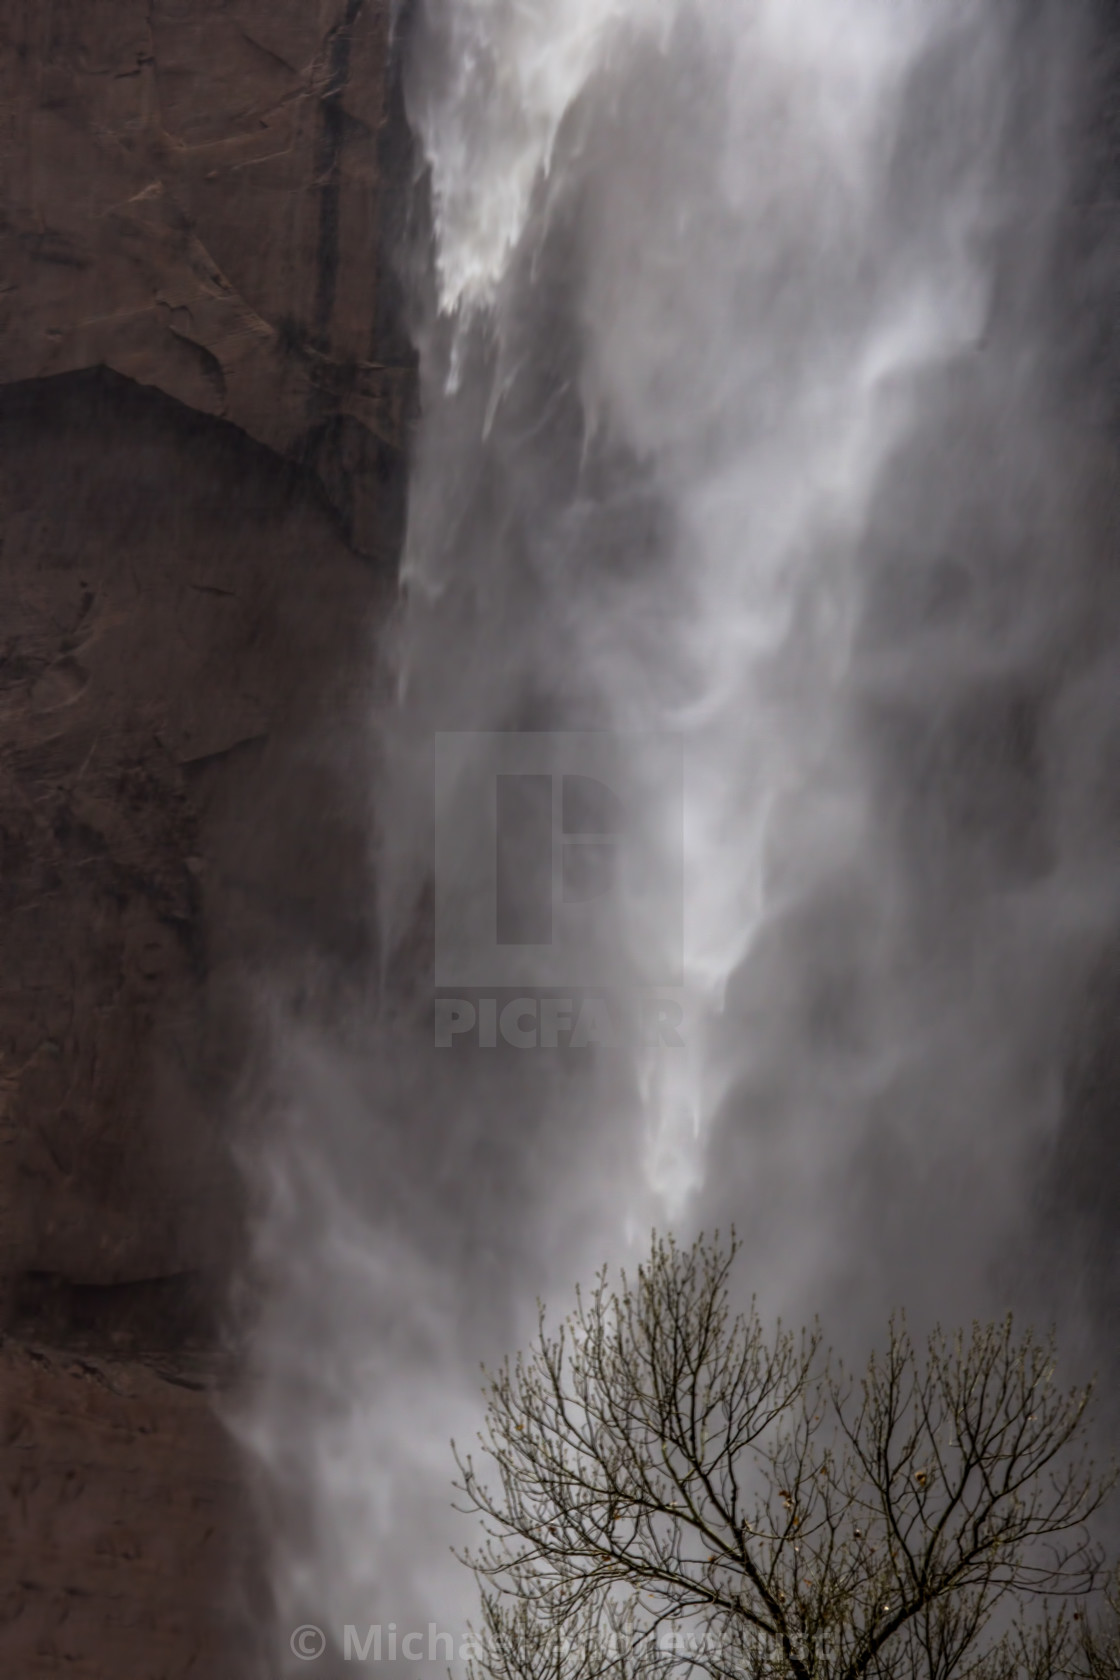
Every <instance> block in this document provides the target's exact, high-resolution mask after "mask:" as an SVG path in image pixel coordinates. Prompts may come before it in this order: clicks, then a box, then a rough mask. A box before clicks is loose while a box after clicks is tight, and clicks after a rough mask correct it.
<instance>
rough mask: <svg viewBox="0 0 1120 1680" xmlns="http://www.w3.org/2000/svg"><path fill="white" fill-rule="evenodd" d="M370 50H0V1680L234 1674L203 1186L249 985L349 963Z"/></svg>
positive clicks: (361, 686) (375, 106) (396, 452)
mask: <svg viewBox="0 0 1120 1680" xmlns="http://www.w3.org/2000/svg"><path fill="white" fill-rule="evenodd" d="M389 49H390V28H389V7H388V5H387V4H384V3H379V0H364V3H363V0H321V3H319V4H312V5H307V4H305V3H303V0H298V3H297V0H268V3H267V4H266V3H264V0H58V3H56V4H53V5H51V6H47V7H44V6H42V5H40V4H38V3H37V0H16V4H15V5H13V6H8V7H7V8H5V10H4V13H3V16H2V17H0V112H2V115H0V540H2V550H0V942H2V949H3V954H4V961H3V965H2V969H0V1419H2V1425H0V1467H2V1471H3V1480H4V1491H5V1496H6V1499H7V1501H8V1518H7V1520H6V1521H5V1523H4V1525H3V1538H2V1540H0V1667H2V1668H3V1671H4V1672H5V1673H10V1674H12V1675H13V1676H15V1675H18V1676H19V1680H32V1677H39V1676H48V1675H54V1674H62V1673H66V1674H73V1675H80V1676H83V1677H89V1680H94V1677H95V1676H96V1677H102V1676H104V1677H105V1680H109V1677H112V1680H129V1677H132V1676H135V1677H136V1680H155V1677H157V1676H160V1677H162V1676H168V1677H171V1676H178V1675H180V1674H187V1673H192V1674H195V1673H205V1674H212V1673H219V1672H220V1673H221V1674H222V1675H223V1677H225V1680H236V1676H238V1675H248V1674H249V1673H256V1672H258V1667H257V1662H258V1656H259V1651H258V1642H257V1638H256V1634H255V1632H254V1629H255V1628H256V1627H257V1626H258V1625H259V1624H260V1623H261V1621H262V1620H263V1617H262V1616H261V1615H260V1602H259V1600H258V1599H256V1598H254V1594H256V1593H259V1591H260V1590H261V1588H260V1581H259V1570H258V1568H257V1566H256V1564H255V1563H254V1543H253V1538H252V1522H251V1518H250V1511H249V1507H250V1501H249V1495H248V1491H247V1487H246V1477H245V1471H244V1468H243V1466H242V1465H241V1464H240V1463H239V1461H238V1459H237V1456H236V1453H235V1451H234V1448H233V1446H232V1444H231V1442H230V1440H229V1438H228V1436H227V1433H226V1431H225V1428H224V1426H223V1424H222V1422H221V1421H220V1419H221V1415H222V1413H223V1411H224V1408H225V1406H226V1404H227V1402H228V1401H229V1399H230V1397H231V1395H232V1394H233V1392H234V1391H235V1388H236V1382H237V1376H238V1362H237V1355H236V1338H235V1335H234V1334H233V1332H232V1329H231V1320H230V1313H229V1301H228V1291H229V1279H230V1277H231V1275H232V1274H233V1273H234V1272H236V1270H237V1266H238V1256H239V1252H240V1249H239V1245H240V1243H241V1229H242V1212H243V1209H242V1189H241V1186H240V1183H239V1179H238V1174H237V1169H236V1164H235V1159H234V1150H233V1146H232V1145H233V1138H234V1134H235V1132H236V1127H237V1123H238V1122H237V1117H238V1106H239V1103H238V1097H239V1090H240V1088H241V1082H242V1081H243V1080H244V1077H245V1069H246V1065H247V1061H248V1059H249V1058H250V1057H251V1055H252V1052H253V1045H254V1043H255V1042H257V1033H256V1024H255V1023H256V1021H257V1019H258V1017H261V1016H263V1015H266V1014H267V1011H268V1008H269V1002H270V998H271V997H273V996H274V994H275V991H276V988H277V987H280V988H283V987H285V986H289V987H291V988H296V989H298V988H299V987H303V988H307V987H308V986H311V987H312V989H313V988H314V987H315V985H316V984H318V980H317V979H316V976H319V975H324V976H328V977H329V978H328V979H325V980H324V981H323V985H324V986H326V987H328V989H329V986H330V985H331V984H338V983H340V980H339V977H342V982H341V983H344V980H345V976H346V974H347V973H348V972H349V971H350V970H351V969H354V968H356V967H361V966H362V964H363V963H364V962H365V960H366V958H367V956H368V946H369V939H370V934H369V926H368V900H369V893H368V857H369V852H368V847H369V833H368V813H367V812H366V810H365V803H364V798H363V797H362V796H361V794H360V792H356V790H360V789H361V788H363V787H364V786H365V785H366V780H367V778H368V761H367V760H366V758H365V757H364V754H365V753H366V751H367V748H366V745H365V733H364V720H365V717H366V713H367V711H368V704H369V691H368V682H369V678H368V672H369V667H370V652H371V647H372V643H373V638H374V636H375V633H376V628H377V625H378V623H379V622H380V621H381V619H382V618H383V616H384V613H385V611H386V608H387V604H388V601H389V598H390V595H391V591H392V587H393V582H392V579H393V568H394V559H395V545H396V543H397V541H398V537H399V525H400V516H401V498H402V488H403V472H402V445H403V443H404V441H405V435H406V430H407V423H408V418H409V413H410V405H411V402H412V396H411V392H412V387H413V370H412V365H411V356H410V353H409V352H408V350H407V347H406V346H405V345H404V343H403V341H402V338H401V336H400V333H399V331H398V329H397V328H396V326H395V325H394V322H395V319H396V317H397V314H398V310H397V304H396V300H395V297H394V295H393V290H392V287H393V282H392V279H391V276H390V274H389V269H388V266H387V264H386V263H385V261H384V255H383V253H384V250H385V246H386V241H387V239H388V238H389V237H390V234H391V232H392V228H391V224H392V222H393V218H394V216H396V214H397V207H396V204H395V202H394V200H393V196H392V195H393V193H394V192H399V191H400V190H402V189H401V178H402V174H403V176H404V177H405V178H406V177H407V170H403V171H402V167H401V157H400V156H399V155H398V154H399V153H400V148H401V144H402V141H401V134H402V122H401V118H400V115H399V112H397V113H396V114H394V110H393V97H394V96H393V92H392V86H391V81H390V75H389ZM394 182H395V183H396V185H393V183H394ZM386 183H388V184H386ZM404 187H405V189H406V188H407V179H405V182H404ZM387 230H388V231H387Z"/></svg>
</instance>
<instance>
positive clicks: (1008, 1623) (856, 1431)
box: [458, 1239, 1120, 1680]
mask: <svg viewBox="0 0 1120 1680" xmlns="http://www.w3.org/2000/svg"><path fill="white" fill-rule="evenodd" d="M734 1257H735V1249H734V1246H733V1247H732V1248H731V1249H730V1250H729V1251H725V1250H721V1249H720V1247H719V1246H718V1244H708V1243H705V1242H703V1241H701V1242H698V1243H696V1244H694V1245H693V1246H692V1247H691V1248H688V1249H681V1248H678V1247H677V1246H676V1245H675V1244H674V1243H673V1242H672V1241H671V1240H661V1239H656V1240H655V1241H654V1244H653V1247H652V1251H651V1254H650V1257H649V1260H648V1261H647V1262H646V1263H645V1264H644V1265H643V1266H642V1267H640V1268H639V1271H638V1274H637V1276H636V1278H634V1279H633V1280H632V1281H628V1280H627V1279H626V1278H625V1277H622V1279H621V1280H620V1284H619V1287H618V1288H617V1289H616V1288H612V1287H611V1286H610V1284H609V1281H608V1278H607V1275H606V1274H605V1273H604V1274H603V1275H601V1276H600V1278H599V1280H598V1282H597V1284H596V1287H595V1289H594V1290H593V1292H592V1293H591V1295H590V1297H588V1298H583V1297H577V1303H576V1307H575V1310H574V1311H573V1312H572V1313H571V1314H570V1315H569V1317H568V1318H567V1319H566V1320H565V1321H564V1322H563V1323H562V1324H561V1325H560V1326H559V1328H558V1329H556V1330H555V1331H553V1330H550V1329H549V1327H548V1325H547V1322H546V1319H545V1316H544V1314H543V1312H542V1315H541V1321H540V1327H539V1331H538V1335H537V1339H536V1341H535V1343H534V1345H533V1346H532V1348H531V1349H530V1351H529V1353H528V1354H527V1355H525V1356H523V1357H521V1358H519V1359H517V1360H516V1361H515V1362H514V1363H512V1364H507V1365H506V1366H505V1367H504V1368H503V1369H502V1370H501V1371H500V1372H499V1373H498V1374H497V1376H496V1377H495V1378H494V1379H493V1382H492V1385H491V1388H490V1392H489V1405H488V1412H487V1420H486V1428H485V1431H484V1434H483V1437H482V1447H483V1452H484V1455H485V1457H486V1458H487V1459H488V1460H489V1465H490V1470H491V1472H492V1473H496V1475H495V1476H494V1479H493V1481H492V1483H491V1482H489V1481H487V1480H485V1479H484V1478H483V1476H482V1475H481V1474H480V1472H479V1471H478V1470H477V1469H476V1467H475V1463H474V1461H473V1459H472V1458H471V1457H469V1456H468V1457H460V1458H458V1463H459V1468H460V1472H461V1478H462V1479H461V1483H460V1491H461V1492H462V1494H463V1495H464V1496H465V1505H466V1509H468V1510H469V1511H472V1512H474V1513H476V1514H477V1515H478V1516H479V1517H480V1518H481V1520H482V1526H483V1531H484V1532H483V1538H482V1541H481V1544H480V1546H479V1547H478V1549H477V1550H476V1551H475V1552H473V1553H472V1554H471V1555H470V1556H469V1557H468V1559H467V1561H468V1562H469V1563H470V1564H471V1566H472V1567H473V1568H474V1569H475V1571H476V1573H477V1574H478V1576H479V1578H480V1582H481V1583H482V1587H483V1623H482V1629H481V1656H480V1657H479V1659H478V1662H477V1663H476V1665H475V1668H476V1674H475V1676H474V1677H473V1680H667V1677H668V1676H669V1674H670V1673H671V1672H672V1673H677V1672H681V1671H687V1670H696V1671H699V1672H701V1673H703V1674H705V1675H708V1676H711V1677H712V1680H732V1677H735V1680H863V1677H864V1676H866V1677H868V1680H1059V1677H1063V1676H1066V1677H1069V1680H1081V1677H1084V1680H1098V1677H1103V1676H1104V1675H1106V1674H1107V1675H1109V1676H1110V1677H1112V1680H1115V1676H1116V1675H1117V1674H1120V1667H1118V1666H1117V1664H1116V1657H1117V1641H1116V1634H1115V1631H1114V1628H1115V1625H1116V1615H1115V1609H1114V1611H1113V1614H1112V1620H1111V1622H1110V1621H1109V1620H1108V1619H1107V1617H1106V1618H1105V1619H1104V1620H1100V1619H1099V1618H1098V1619H1096V1620H1094V1619H1091V1617H1090V1616H1089V1612H1088V1607H1091V1606H1093V1605H1094V1604H1095V1603H1096V1601H1097V1599H1098V1598H1099V1596H1100V1593H1099V1578H1100V1569H1101V1558H1100V1555H1099V1554H1098V1552H1097V1551H1096V1550H1095V1548H1094V1547H1093V1545H1092V1543H1091V1540H1090V1537H1089V1534H1088V1531H1087V1527H1086V1524H1087V1522H1088V1520H1089V1519H1090V1518H1091V1517H1092V1515H1093V1514H1094V1513H1095V1511H1096V1510H1097V1509H1098V1507H1099V1506H1100V1504H1101V1501H1102V1499H1103V1497H1104V1495H1105V1492H1106V1491H1107V1488H1108V1486H1109V1485H1110V1484H1109V1478H1102V1477H1101V1476H1099V1475H1098V1474H1097V1473H1096V1472H1095V1470H1094V1468H1093V1466H1092V1464H1091V1463H1090V1462H1089V1461H1088V1460H1087V1458H1086V1456H1085V1451H1084V1445H1083V1442H1084V1425H1085V1419H1086V1408H1087V1406H1088V1402H1089V1394H1088V1392H1087V1391H1084V1390H1078V1389H1074V1390H1072V1391H1066V1390H1063V1389H1062V1388H1060V1387H1059V1386H1058V1384H1057V1382H1056V1378H1055V1370H1054V1354H1053V1348H1052V1346H1051V1344H1049V1343H1045V1342H1039V1341H1037V1340H1035V1339H1034V1338H1033V1337H1032V1336H1031V1335H1029V1334H1027V1335H1020V1334H1018V1332H1017V1331H1016V1330H1015V1327H1014V1326H1013V1324H1012V1322H1011V1321H1010V1320H1008V1321H1007V1322H1005V1323H1004V1324H1001V1325H996V1326H976V1327H974V1328H973V1330H972V1332H971V1333H970V1334H969V1335H963V1336H962V1335H958V1336H956V1337H953V1338H949V1337H946V1336H943V1335H942V1334H940V1333H937V1334H935V1335H934V1336H932V1337H931V1338H930V1339H929V1341H928V1343H927V1344H926V1346H925V1347H923V1348H922V1349H920V1350H919V1349H918V1348H916V1347H915V1346H914V1344H913V1342H912V1340H911V1338H910V1336H909V1334H908V1333H907V1331H906V1328H905V1325H904V1324H902V1323H894V1324H892V1326H891V1330H890V1336H889V1340H888V1345H887V1348H886V1352H885V1353H884V1354H882V1355H881V1356H879V1357H876V1358H874V1359H872V1361H871V1362H870V1364H869V1366H868V1368H867V1371H866V1373H865V1374H864V1375H863V1376H862V1377H861V1378H860V1379H859V1380H853V1379H852V1378H850V1377H849V1376H847V1375H846V1374H845V1373H844V1371H843V1370H842V1369H840V1368H838V1367H837V1366H835V1365H834V1364H833V1363H832V1362H830V1360H829V1359H828V1357H827V1356H826V1354H825V1353H824V1351H823V1349H822V1346H821V1342H820V1337H819V1334H818V1333H817V1332H802V1333H801V1334H800V1335H794V1334H791V1333H790V1332H788V1331H787V1330H785V1329H783V1328H782V1327H781V1326H780V1325H779V1326H778V1327H777V1328H776V1329H775V1330H774V1331H773V1333H770V1334H768V1333H767V1332H766V1331H765V1330H764V1328H763V1325H762V1324H761V1322H760V1320H759V1318H758V1316H757V1314H756V1312H755V1311H754V1309H753V1307H752V1309H751V1311H750V1312H749V1313H747V1314H745V1315H733V1314H732V1313H731V1310H730V1306H729V1301H728V1287H727V1285H728V1277H729V1273H730V1269H731V1266H732V1263H733V1261H734ZM1110 1630H1111V1631H1110ZM1110 1641H1111V1642H1110ZM1102 1665H1103V1666H1102ZM1109 1665H1111V1666H1109Z"/></svg>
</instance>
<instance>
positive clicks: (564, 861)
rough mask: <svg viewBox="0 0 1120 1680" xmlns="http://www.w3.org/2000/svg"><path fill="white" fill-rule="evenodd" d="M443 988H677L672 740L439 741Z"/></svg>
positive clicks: (676, 767)
mask: <svg viewBox="0 0 1120 1680" xmlns="http://www.w3.org/2000/svg"><path fill="white" fill-rule="evenodd" d="M435 794H436V882H435V886H436V985H437V986H438V987H440V988H452V987H455V988H460V987H462V988H494V989H500V988H522V989H524V988H526V987H530V988H531V987H539V988H551V987H562V988H580V987H615V986H621V987H628V986H675V985H679V984H680V971H681V966H682V943H683V941H682V922H683V907H682V901H683V881H682V875H683V805H684V799H683V771H682V763H681V752H680V747H679V745H678V744H677V743H676V742H673V741H667V740H666V739H664V738H663V737H655V736H622V735H611V734H607V733H603V734H585V735H576V734H561V733H555V734H548V733H543V732H542V733H541V734H514V733H511V734H508V735H497V734H488V735H482V734H477V735H472V734H455V735H438V736H437V737H436V786H435Z"/></svg>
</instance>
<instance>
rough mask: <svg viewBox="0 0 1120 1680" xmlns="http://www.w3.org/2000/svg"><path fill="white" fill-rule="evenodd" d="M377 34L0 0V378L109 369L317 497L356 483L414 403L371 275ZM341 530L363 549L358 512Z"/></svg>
mask: <svg viewBox="0 0 1120 1680" xmlns="http://www.w3.org/2000/svg"><path fill="white" fill-rule="evenodd" d="M389 36H390V30H389V6H388V4H387V0H318V3H316V0H53V3H52V4H50V5H43V4H42V0H11V3H9V4H8V5H6V6H5V7H4V8H3V10H2V11H0V112H2V113H3V115H2V116H0V125H2V126H0V381H3V382H12V381H19V380H26V379H32V378H41V377H44V376H48V375H51V374H58V373H65V372H70V371H74V370H77V369H82V368H89V367H94V366H105V367H109V368H113V369H114V370H116V371H117V372H119V373H121V374H124V375H126V376H127V377H129V378H131V379H135V380H138V381H139V382H141V383H142V384H146V385H154V386H156V387H158V388H159V389H160V390H162V391H165V392H166V393H167V394H168V395H170V396H174V397H176V398H178V399H179V400H180V401H181V402H184V403H186V404H188V405H190V406H191V407H192V408H196V409H198V410H200V411H201V412H203V413H206V414H211V415H214V416H217V417H221V418H223V419H227V420H230V421H232V422H233V423H234V424H236V425H237V426H239V427H241V428H242V429H243V430H244V431H245V432H246V433H247V434H248V435H249V436H250V437H253V438H256V439H258V440H260V441H261V442H264V443H266V444H268V445H269V447H271V448H273V449H275V450H277V451H278V452H280V453H283V454H291V455H295V456H297V457H300V458H306V459H309V460H310V461H312V462H313V463H314V464H315V465H316V466H317V468H318V469H319V470H320V471H321V473H322V476H323V479H324V482H325V483H326V484H327V485H328V486H336V487H337V486H338V484H339V480H340V476H341V475H340V473H339V472H338V470H337V468H338V457H339V455H340V452H341V453H344V454H345V456H346V458H347V460H350V461H356V462H357V464H358V466H359V469H360V470H359V472H358V474H357V477H358V480H359V482H364V480H365V479H366V478H367V477H368V476H371V475H372V476H376V473H377V468H378V466H379V464H383V461H384V455H385V452H386V451H388V452H389V453H390V455H391V454H392V452H394V451H395V450H397V449H398V448H399V446H400V443H401V438H402V434H403V428H404V425H405V421H406V418H407V413H408V407H409V402H410V392H411V389H412V372H411V368H410V366H409V363H408V359H407V356H404V357H402V354H401V347H400V344H399V342H397V341H396V340H393V341H392V342H389V340H388V337H387V328H386V323H387V320H388V316H389V313H390V311H389V308H388V306H387V303H386V295H385V294H386V289H387V283H386V282H383V280H382V270H383V266H384V265H383V264H382V263H381V260H380V257H381V250H380V244H381V229H382V227H383V225H384V223H385V220H386V206H385V204H384V202H383V194H382V189H381V182H382V173H383V172H382V170H381V168H380V166H379V160H380V158H381V154H382V151H383V150H384V149H385V148H386V147H390V148H392V147H393V146H394V145H395V144H396V140H395V138H394V130H393V128H392V125H391V124H389V123H388V122H387V88H388V86H389V80H388V73H387V66H388V51H389ZM386 356H388V358H389V359H388V360H387V359H386ZM382 476H384V472H382ZM344 511H345V514H346V516H347V518H348V520H349V523H350V525H351V528H352V531H353V533H354V535H355V537H356V540H357V541H358V542H359V543H360V544H361V545H362V546H363V547H365V548H367V549H374V548H376V546H377V543H378V537H379V524H378V520H379V504H378V498H377V497H376V495H372V496H365V497H361V496H359V498H358V500H357V502H356V503H355V501H354V496H353V487H352V486H351V487H350V488H349V491H348V494H347V497H346V499H345V502H344Z"/></svg>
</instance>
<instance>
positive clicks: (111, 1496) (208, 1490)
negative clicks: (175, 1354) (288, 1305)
mask: <svg viewBox="0 0 1120 1680" xmlns="http://www.w3.org/2000/svg"><path fill="white" fill-rule="evenodd" d="M0 1396H2V1400H0V1474H2V1476H3V1486H4V1495H5V1500H6V1507H7V1508H6V1512H5V1522H4V1524H3V1527H2V1528H0V1581H2V1583H3V1584H2V1588H0V1667H2V1669H3V1672H4V1673H5V1674H7V1675H11V1676H12V1680H17V1677H18V1680H47V1677H49V1676H53V1675H57V1674H63V1673H65V1674H67V1675H72V1676H74V1680H102V1677H103V1676H109V1675H111V1676H112V1677H113V1680H173V1677H178V1676H179V1675H186V1674H196V1675H206V1676H210V1675H218V1674H228V1673H231V1672H233V1671H234V1670H233V1669H232V1668H231V1666H230V1665H231V1664H238V1665H242V1666H243V1665H245V1664H250V1663H252V1662H253V1661H254V1655H253V1652H254V1647H253V1645H252V1643H251V1635H250V1634H249V1633H248V1631H247V1630H248V1628H249V1627H250V1626H251V1623H250V1619H249V1618H248V1617H247V1615H246V1613H245V1606H244V1604H242V1603H239V1602H238V1598H237V1592H238V1588H237V1586H236V1585H235V1582H236V1581H237V1580H238V1579H239V1577H241V1576H242V1575H243V1573H244V1560H243V1559H240V1558H238V1557H237V1556H236V1554H235V1552H234V1549H233V1548H234V1546H235V1545H236V1542H234V1541H232V1540H231V1537H232V1536H234V1535H236V1534H238V1533H244V1532H245V1528H246V1524H245V1512H244V1510H243V1507H244V1503H245V1495H244V1491H243V1489H242V1487H241V1486H240V1478H239V1467H238V1466H237V1465H236V1463H235V1462H234V1461H233V1458H232V1454H231V1452H230V1450H229V1447H228V1444H227V1442H226V1440H225V1438H224V1436H223V1434H222V1430H221V1426H220V1424H219V1423H218V1421H217V1419H216V1418H215V1417H214V1415H213V1412H212V1411H211V1409H210V1407H209V1405H208V1403H207V1401H206V1398H205V1396H204V1395H203V1394H202V1393H200V1392H198V1391H197V1390H194V1389H191V1388H188V1387H184V1386H183V1385H182V1383H181V1382H174V1381H169V1380H168V1379H167V1378H166V1377H164V1376H160V1375H158V1374H157V1373H155V1372H153V1371H152V1370H150V1369H149V1368H148V1367H147V1366H146V1365H144V1364H137V1363H125V1362H119V1361H117V1362H114V1361H109V1360H105V1359H99V1358H96V1357H91V1356H88V1355H87V1356H79V1355H76V1354H69V1355H60V1354H58V1353H55V1352H51V1351H49V1350H47V1349H44V1348H40V1347H34V1346H25V1345H22V1344H18V1343H14V1342H8V1343H7V1344H5V1345H4V1346H2V1347H0Z"/></svg>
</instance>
